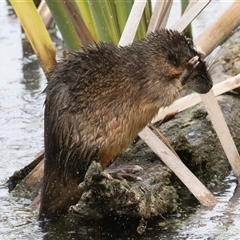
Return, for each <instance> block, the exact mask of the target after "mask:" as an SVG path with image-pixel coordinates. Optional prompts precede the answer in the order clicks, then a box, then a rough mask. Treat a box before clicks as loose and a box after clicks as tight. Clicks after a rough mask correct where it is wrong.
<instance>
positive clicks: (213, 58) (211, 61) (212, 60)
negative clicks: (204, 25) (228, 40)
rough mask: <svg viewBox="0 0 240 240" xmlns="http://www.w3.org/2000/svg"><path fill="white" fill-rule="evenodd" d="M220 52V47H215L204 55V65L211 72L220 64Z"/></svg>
mask: <svg viewBox="0 0 240 240" xmlns="http://www.w3.org/2000/svg"><path fill="white" fill-rule="evenodd" d="M221 54H222V48H220V47H217V48H216V49H215V50H214V51H213V52H212V53H211V54H210V55H209V56H208V57H206V59H205V60H206V65H207V70H208V72H209V73H210V74H211V73H212V71H213V70H214V68H215V67H216V66H218V65H219V64H220V61H221V60H222V58H220V55H221Z"/></svg>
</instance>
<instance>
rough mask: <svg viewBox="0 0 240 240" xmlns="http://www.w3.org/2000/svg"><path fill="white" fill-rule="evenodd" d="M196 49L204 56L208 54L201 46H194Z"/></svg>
mask: <svg viewBox="0 0 240 240" xmlns="http://www.w3.org/2000/svg"><path fill="white" fill-rule="evenodd" d="M194 50H195V51H196V52H197V53H198V54H199V55H200V56H202V57H204V56H205V55H206V53H205V52H204V51H203V50H202V49H201V47H199V46H196V45H195V46H194Z"/></svg>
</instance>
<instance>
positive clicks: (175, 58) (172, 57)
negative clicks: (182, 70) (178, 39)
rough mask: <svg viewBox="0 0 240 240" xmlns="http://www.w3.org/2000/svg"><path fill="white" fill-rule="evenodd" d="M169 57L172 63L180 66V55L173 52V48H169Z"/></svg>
mask: <svg viewBox="0 0 240 240" xmlns="http://www.w3.org/2000/svg"><path fill="white" fill-rule="evenodd" d="M167 58H168V60H169V62H170V63H171V64H173V65H174V66H176V67H177V66H179V56H178V54H177V53H175V52H173V51H172V50H168V52H167Z"/></svg>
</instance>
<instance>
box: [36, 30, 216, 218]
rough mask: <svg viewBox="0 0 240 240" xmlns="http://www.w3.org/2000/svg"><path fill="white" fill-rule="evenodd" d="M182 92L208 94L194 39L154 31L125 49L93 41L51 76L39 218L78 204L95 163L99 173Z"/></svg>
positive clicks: (209, 81) (207, 78)
mask: <svg viewBox="0 0 240 240" xmlns="http://www.w3.org/2000/svg"><path fill="white" fill-rule="evenodd" d="M183 87H186V88H188V89H192V90H194V91H196V92H197V93H202V94H203V93H207V92H208V91H209V90H210V89H211V87H212V79H211V77H210V75H209V74H208V71H207V68H206V64H205V62H204V61H203V59H202V58H201V52H200V51H199V50H197V48H196V47H195V46H194V44H193V42H192V40H190V39H188V38H186V37H185V36H183V35H182V34H180V33H179V32H177V31H173V30H165V29H162V30H159V31H156V32H153V33H150V34H149V35H148V36H147V37H146V38H144V39H142V40H140V41H137V42H134V43H133V44H131V45H129V46H124V47H117V46H113V45H110V44H105V43H96V44H94V45H88V46H85V47H83V48H82V49H81V50H79V51H73V52H71V53H69V54H68V55H67V57H66V58H65V59H62V60H61V61H60V62H59V63H58V64H57V65H56V67H55V68H54V69H53V70H52V71H51V72H50V73H49V83H48V86H47V87H46V90H45V93H46V101H45V120H44V125H45V126H44V141H45V158H46V159H45V165H44V179H43V187H42V194H41V206H40V213H39V219H40V220H43V219H45V218H47V219H52V218H54V217H57V216H59V215H60V214H62V213H65V212H66V211H67V209H68V207H69V206H70V205H72V204H76V203H77V201H78V199H79V197H80V195H79V192H78V184H79V183H80V182H82V181H83V179H84V175H85V173H86V171H87V169H88V167H89V165H90V164H91V162H92V161H93V160H95V161H98V162H100V163H101V165H102V167H103V168H105V167H106V166H107V165H108V163H109V162H110V161H111V160H112V159H113V158H114V157H115V156H116V155H117V154H118V153H119V152H121V151H122V150H123V149H125V148H126V147H128V146H129V145H130V144H131V143H132V141H133V140H134V138H135V137H136V136H137V134H138V132H139V131H141V130H142V129H143V128H144V127H145V126H146V125H147V124H148V123H149V122H150V121H151V119H152V118H153V117H154V116H155V115H156V114H157V112H158V110H159V108H160V107H166V106H169V105H170V104H171V103H172V102H173V101H174V100H175V99H176V98H177V96H178V94H179V92H180V91H181V89H182V88H183Z"/></svg>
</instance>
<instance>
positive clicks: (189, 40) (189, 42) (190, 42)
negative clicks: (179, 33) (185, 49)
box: [186, 38, 193, 46]
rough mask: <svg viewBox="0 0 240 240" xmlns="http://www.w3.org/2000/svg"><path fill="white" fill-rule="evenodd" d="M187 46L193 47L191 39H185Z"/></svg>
mask: <svg viewBox="0 0 240 240" xmlns="http://www.w3.org/2000/svg"><path fill="white" fill-rule="evenodd" d="M186 40H187V44H188V45H190V46H192V45H193V40H192V39H191V38H186Z"/></svg>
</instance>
